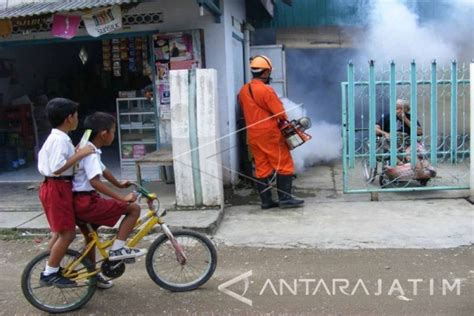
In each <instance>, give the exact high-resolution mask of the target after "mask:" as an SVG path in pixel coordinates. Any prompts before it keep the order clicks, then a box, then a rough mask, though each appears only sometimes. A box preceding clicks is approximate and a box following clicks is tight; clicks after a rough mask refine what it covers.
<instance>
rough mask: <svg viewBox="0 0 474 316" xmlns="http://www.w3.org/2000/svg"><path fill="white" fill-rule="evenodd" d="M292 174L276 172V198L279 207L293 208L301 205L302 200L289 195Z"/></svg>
mask: <svg viewBox="0 0 474 316" xmlns="http://www.w3.org/2000/svg"><path fill="white" fill-rule="evenodd" d="M292 182H293V176H292V175H289V176H287V175H282V174H277V188H278V198H279V199H280V203H279V206H280V208H293V207H298V206H302V205H303V203H304V200H298V199H295V198H294V197H293V196H292V195H291V188H292Z"/></svg>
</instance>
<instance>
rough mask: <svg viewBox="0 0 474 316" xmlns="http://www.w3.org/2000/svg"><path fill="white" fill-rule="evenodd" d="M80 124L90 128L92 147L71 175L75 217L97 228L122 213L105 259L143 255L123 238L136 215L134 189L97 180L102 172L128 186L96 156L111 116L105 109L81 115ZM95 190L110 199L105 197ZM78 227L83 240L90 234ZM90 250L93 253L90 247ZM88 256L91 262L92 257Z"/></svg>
mask: <svg viewBox="0 0 474 316" xmlns="http://www.w3.org/2000/svg"><path fill="white" fill-rule="evenodd" d="M84 128H86V129H91V130H92V133H91V136H90V139H91V142H89V144H90V145H91V146H92V147H93V148H94V149H95V153H94V154H92V155H90V156H88V157H86V158H85V159H83V160H82V161H81V162H80V163H79V168H77V170H76V173H75V175H74V180H73V194H74V207H75V215H76V218H77V219H78V220H80V221H83V222H86V223H90V224H92V225H93V226H94V228H97V227H99V226H101V225H105V226H109V227H113V226H114V225H115V224H116V223H117V222H118V220H119V219H120V217H121V216H122V215H125V217H124V219H123V220H122V222H121V223H120V226H119V229H118V233H117V238H116V240H115V241H114V243H113V244H112V247H111V249H110V251H109V258H108V259H109V260H110V261H118V260H124V259H129V258H136V257H139V256H143V255H144V254H146V250H145V249H137V248H128V247H126V246H125V241H126V239H127V237H128V235H129V234H130V233H131V232H132V230H133V226H134V225H135V223H136V221H137V219H138V218H139V216H140V206H139V205H138V204H136V203H133V202H135V200H136V198H137V196H136V195H135V194H134V193H129V194H127V195H120V194H118V193H116V192H115V191H113V190H112V189H110V188H109V187H108V186H107V185H106V184H105V183H103V182H102V181H101V176H103V177H104V178H105V179H107V180H108V181H109V182H110V183H111V184H113V185H114V186H115V187H117V188H127V187H129V186H130V182H128V181H118V180H117V179H116V178H115V177H114V176H113V174H112V173H111V172H110V171H109V170H108V169H107V168H106V167H105V166H104V164H103V163H102V162H101V158H100V155H101V153H102V152H101V150H100V148H101V147H103V146H110V145H111V144H112V142H113V140H114V137H115V129H116V121H115V118H114V117H113V116H111V115H110V114H107V113H103V112H95V113H94V114H92V115H90V116H88V117H87V118H86V119H85V121H84ZM98 192H99V193H102V194H104V195H107V196H109V197H111V198H112V199H105V198H103V197H101V196H100V195H99V193H98ZM81 230H82V232H83V234H84V236H85V238H86V240H85V242H86V244H87V243H88V242H89V241H90V237H89V235H88V233H87V230H86V229H84V227H81ZM90 253H91V254H92V255H91V256H94V251H91V252H90ZM90 259H91V260H92V262H95V258H90Z"/></svg>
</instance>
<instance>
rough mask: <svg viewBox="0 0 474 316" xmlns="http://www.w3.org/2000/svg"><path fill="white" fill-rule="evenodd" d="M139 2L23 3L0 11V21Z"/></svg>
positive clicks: (69, 0)
mask: <svg viewBox="0 0 474 316" xmlns="http://www.w3.org/2000/svg"><path fill="white" fill-rule="evenodd" d="M136 2H138V0H88V1H85V0H66V1H64V0H63V1H56V2H51V1H48V2H33V3H23V4H20V5H16V6H12V7H9V8H7V9H3V10H0V19H11V18H20V17H28V16H35V15H44V14H53V13H56V12H67V11H79V10H85V9H94V8H98V7H105V6H111V5H115V4H124V3H136Z"/></svg>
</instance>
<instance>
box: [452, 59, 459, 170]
mask: <svg viewBox="0 0 474 316" xmlns="http://www.w3.org/2000/svg"><path fill="white" fill-rule="evenodd" d="M457 78H458V67H457V63H456V61H455V60H453V62H452V63H451V163H456V161H457V159H458V154H457V151H458V141H457V140H458V137H457V135H458V80H457Z"/></svg>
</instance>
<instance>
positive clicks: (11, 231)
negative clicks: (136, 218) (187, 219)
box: [0, 208, 224, 237]
mask: <svg viewBox="0 0 474 316" xmlns="http://www.w3.org/2000/svg"><path fill="white" fill-rule="evenodd" d="M0 212H10V213H14V212H42V209H38V208H35V209H25V208H23V209H22V210H21V211H20V210H19V209H16V210H11V209H9V210H8V211H6V210H5V209H4V208H1V209H0ZM190 212H192V211H190ZM223 217H224V211H223V210H222V209H220V210H218V214H217V218H216V219H215V220H214V221H212V222H211V223H209V224H207V225H206V226H193V225H182V226H181V225H170V228H172V229H179V228H183V229H190V230H194V231H197V232H200V233H203V234H206V235H210V236H212V235H214V234H215V232H216V231H217V229H218V228H219V225H220V223H221V222H222V219H223ZM165 219H166V217H165ZM29 221H30V220H28V221H26V222H24V223H22V224H20V225H19V226H21V225H24V224H25V223H27V222H29ZM165 222H166V220H165ZM98 231H99V233H100V234H116V233H117V228H110V227H101V228H99V230H98ZM49 233H50V230H49V228H46V227H43V228H34V227H33V228H19V227H11V228H0V236H4V237H10V236H17V237H28V236H32V237H33V236H37V235H48V234H49ZM155 233H159V228H158V227H155V228H153V229H152V230H151V231H150V233H149V234H155ZM76 234H81V231H80V229H79V228H78V227H76Z"/></svg>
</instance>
